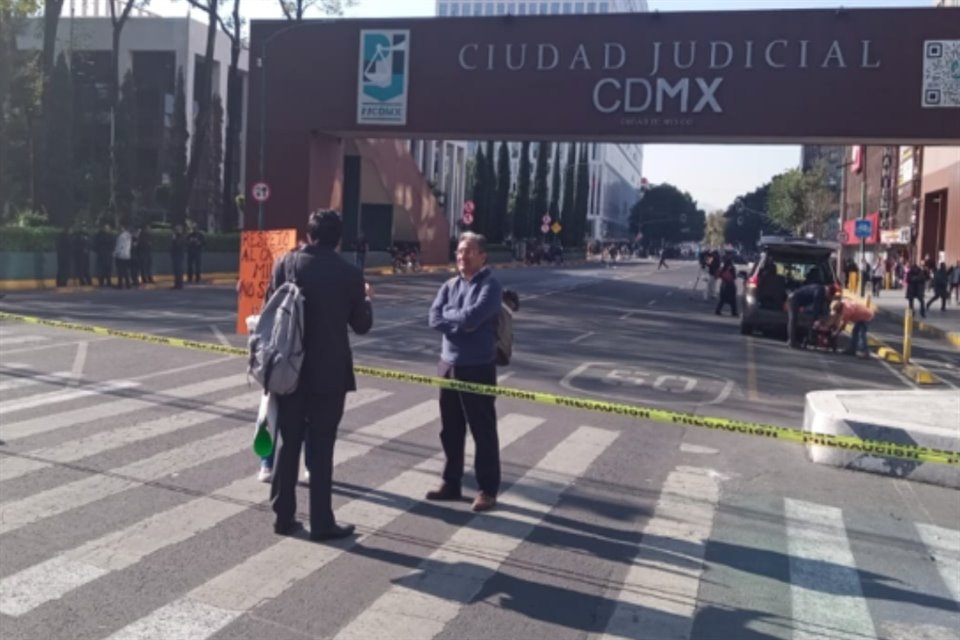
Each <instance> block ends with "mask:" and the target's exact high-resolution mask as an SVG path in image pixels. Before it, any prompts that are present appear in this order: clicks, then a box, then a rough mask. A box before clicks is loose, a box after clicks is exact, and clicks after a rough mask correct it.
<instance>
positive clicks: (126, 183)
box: [114, 71, 137, 212]
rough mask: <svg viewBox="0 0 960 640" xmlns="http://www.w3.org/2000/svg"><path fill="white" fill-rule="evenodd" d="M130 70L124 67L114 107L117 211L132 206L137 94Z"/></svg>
mask: <svg viewBox="0 0 960 640" xmlns="http://www.w3.org/2000/svg"><path fill="white" fill-rule="evenodd" d="M135 91H136V89H135V87H134V83H133V72H132V71H127V73H126V74H125V75H124V77H123V84H121V85H120V99H119V102H118V103H117V111H116V118H115V120H116V144H115V148H114V154H115V155H116V161H117V174H116V191H115V195H114V199H115V201H116V203H117V206H118V207H119V208H120V210H121V211H125V212H129V211H131V210H132V209H133V204H134V199H135V189H136V184H137V97H136V93H135Z"/></svg>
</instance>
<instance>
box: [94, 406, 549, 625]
mask: <svg viewBox="0 0 960 640" xmlns="http://www.w3.org/2000/svg"><path fill="white" fill-rule="evenodd" d="M542 423H543V420H542V419H540V418H534V417H530V416H523V415H517V414H510V415H507V416H504V417H503V418H502V419H501V420H500V421H499V432H500V445H501V447H502V448H505V447H507V446H509V445H510V444H512V443H513V442H515V441H517V440H519V439H520V438H521V437H523V436H524V435H526V434H527V433H529V432H530V431H532V430H533V429H534V428H536V427H537V426H539V425H540V424H542ZM469 447H470V444H469V441H468V449H469ZM468 455H469V454H468ZM441 467H442V454H440V455H435V456H433V457H431V458H429V459H427V460H425V461H424V462H422V463H420V464H418V465H417V466H416V467H413V468H412V469H408V470H407V471H404V472H403V473H401V474H400V475H399V476H397V477H395V478H393V479H391V480H388V481H387V482H385V483H384V484H382V485H380V486H379V487H377V489H376V490H377V491H382V492H388V493H392V494H395V495H397V496H415V495H416V496H419V495H420V493H421V492H422V491H423V490H424V487H425V486H428V483H433V482H435V481H436V475H435V474H436V473H437V472H438V471H439V469H440V468H441ZM418 503H419V498H414V497H408V498H407V499H401V500H395V501H391V502H389V503H374V502H369V501H368V500H366V499H365V498H357V499H355V500H352V501H350V502H348V503H347V504H345V505H343V506H342V507H341V508H340V509H337V511H336V514H335V515H336V518H337V519H338V520H341V521H345V522H351V523H353V524H356V525H357V527H358V528H360V529H366V530H368V531H370V532H371V533H372V532H375V531H377V530H379V529H381V528H383V527H386V526H387V525H389V524H390V523H391V522H393V521H394V520H395V519H396V518H399V517H400V516H401V515H403V514H404V513H406V512H407V511H408V510H410V509H411V508H413V506H415V505H416V504H418ZM368 536H369V534H366V535H361V536H358V537H356V538H354V539H348V540H343V541H340V542H337V543H334V544H329V545H317V544H314V543H311V542H307V541H305V540H300V539H297V538H284V539H282V540H280V541H279V542H277V543H276V544H274V545H272V546H270V547H268V548H266V549H264V550H263V551H260V552H259V553H257V554H255V555H253V556H251V557H249V558H247V559H246V560H244V561H243V562H241V563H240V564H238V565H236V566H234V567H233V568H231V569H229V570H227V571H225V572H224V573H221V574H220V575H218V576H216V577H214V578H212V579H211V580H209V581H207V582H205V583H204V584H202V585H200V586H199V587H197V588H196V589H194V590H193V591H191V592H190V593H188V594H187V595H185V596H183V597H181V598H178V599H177V600H174V601H173V602H171V603H169V604H167V605H164V606H163V607H160V608H159V609H157V610H155V611H154V612H153V613H150V614H148V615H147V616H144V617H143V618H140V619H139V620H137V621H135V622H133V623H131V624H129V625H127V626H126V627H124V628H122V629H120V630H119V631H117V632H116V633H114V634H113V635H111V636H110V637H109V638H108V640H154V639H155V640H170V639H173V638H184V639H187V638H189V639H190V640H204V639H205V638H209V637H210V636H212V635H213V634H215V633H217V632H218V631H219V630H220V629H222V628H224V627H226V626H227V625H228V624H230V623H231V622H233V621H234V620H236V619H237V618H239V617H240V616H241V615H243V614H244V613H245V612H246V611H247V610H249V609H251V608H253V607H254V606H256V605H258V604H260V603H261V602H263V601H265V600H268V599H272V598H276V597H278V596H280V595H281V594H282V593H283V592H284V591H286V590H287V589H288V588H289V587H291V586H293V585H294V584H295V583H296V582H298V581H299V580H301V579H303V578H306V577H307V576H309V575H310V574H312V573H314V572H315V571H318V570H319V569H321V568H322V567H324V566H326V565H327V564H329V563H330V562H332V561H333V560H335V559H336V558H338V557H339V556H340V555H341V554H342V553H343V552H344V551H346V550H347V549H349V548H351V547H352V546H353V545H355V544H357V543H359V542H361V541H362V540H365V539H366V538H367V537H368Z"/></svg>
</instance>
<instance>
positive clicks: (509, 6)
mask: <svg viewBox="0 0 960 640" xmlns="http://www.w3.org/2000/svg"><path fill="white" fill-rule="evenodd" d="M507 13H509V14H510V15H515V14H516V13H517V5H516V4H515V3H513V2H510V3H507Z"/></svg>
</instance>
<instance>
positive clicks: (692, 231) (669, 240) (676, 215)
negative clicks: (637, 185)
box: [630, 184, 706, 250]
mask: <svg viewBox="0 0 960 640" xmlns="http://www.w3.org/2000/svg"><path fill="white" fill-rule="evenodd" d="M705 218H706V214H704V212H703V211H702V210H701V209H698V208H697V203H696V202H695V201H694V200H693V198H692V197H691V196H690V194H689V193H686V192H684V191H680V190H679V189H677V188H676V187H675V186H673V185H672V184H660V185H657V186H655V187H652V188H651V189H648V190H647V192H646V193H645V194H644V196H643V199H641V200H640V201H639V202H637V203H636V204H635V205H633V208H632V209H631V210H630V231H631V233H637V232H638V231H639V232H641V233H642V234H643V244H644V246H646V247H647V248H648V250H657V249H660V248H661V247H663V246H664V245H666V244H676V243H679V242H693V241H698V240H701V239H702V238H703V233H704V226H705V224H706V221H705Z"/></svg>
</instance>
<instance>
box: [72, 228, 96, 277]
mask: <svg viewBox="0 0 960 640" xmlns="http://www.w3.org/2000/svg"><path fill="white" fill-rule="evenodd" d="M73 274H74V276H75V277H76V279H77V284H78V285H80V286H82V287H83V286H90V285H92V284H93V279H92V278H91V277H90V235H89V234H88V233H87V228H86V226H85V225H84V224H83V223H82V222H81V223H80V224H78V225H77V228H76V229H74V231H73Z"/></svg>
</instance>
